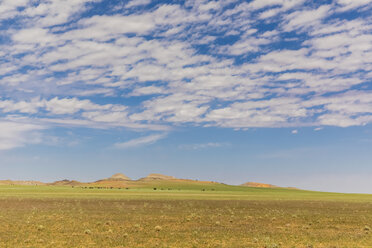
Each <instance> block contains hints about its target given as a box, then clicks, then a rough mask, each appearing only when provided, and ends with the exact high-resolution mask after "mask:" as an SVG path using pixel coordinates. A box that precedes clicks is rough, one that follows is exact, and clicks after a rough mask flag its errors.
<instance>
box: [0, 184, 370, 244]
mask: <svg viewBox="0 0 372 248" xmlns="http://www.w3.org/2000/svg"><path fill="white" fill-rule="evenodd" d="M154 188H156V190H154ZM0 223H1V225H0V247H11V248H13V247H16V248H18V247H22V248H23V247H117V248H119V247H128V248H132V247H144V248H151V247H185V248H188V247H232V248H240V247H267V248H269V247H272V248H274V247H298V248H300V247H306V248H310V247H314V248H315V247H334V248H335V247H340V248H341V247H372V234H371V230H370V228H371V227H372V195H363V194H336V193H321V192H311V191H302V190H292V189H281V188H276V189H275V188H274V189H270V188H268V189H267V188H248V187H238V186H229V185H213V184H212V185H209V186H205V185H187V184H182V183H178V184H177V183H169V182H156V183H151V184H150V183H149V184H148V185H146V186H144V185H142V186H141V188H133V189H132V188H130V189H125V188H122V189H96V188H92V189H89V188H80V187H74V188H73V187H68V186H64V187H57V186H0Z"/></svg>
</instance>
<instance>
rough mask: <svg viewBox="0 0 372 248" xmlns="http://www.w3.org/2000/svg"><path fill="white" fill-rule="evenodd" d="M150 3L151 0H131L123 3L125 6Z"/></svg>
mask: <svg viewBox="0 0 372 248" xmlns="http://www.w3.org/2000/svg"><path fill="white" fill-rule="evenodd" d="M149 3H151V0H132V1H130V2H129V3H127V4H126V5H125V7H126V8H131V7H135V6H140V5H147V4H149Z"/></svg>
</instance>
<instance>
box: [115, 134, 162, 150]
mask: <svg viewBox="0 0 372 248" xmlns="http://www.w3.org/2000/svg"><path fill="white" fill-rule="evenodd" d="M166 136H167V135H166V134H165V133H163V134H153V135H149V136H145V137H140V138H137V139H132V140H129V141H126V142H122V143H116V144H115V145H114V147H115V148H118V149H127V148H132V147H139V146H145V145H150V144H153V143H155V142H157V141H158V140H160V139H163V138H165V137H166Z"/></svg>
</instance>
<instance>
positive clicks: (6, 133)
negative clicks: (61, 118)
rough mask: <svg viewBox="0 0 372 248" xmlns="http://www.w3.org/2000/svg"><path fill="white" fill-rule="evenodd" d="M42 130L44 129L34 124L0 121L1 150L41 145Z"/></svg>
mask: <svg viewBox="0 0 372 248" xmlns="http://www.w3.org/2000/svg"><path fill="white" fill-rule="evenodd" d="M42 129H44V127H42V126H38V125H33V124H25V123H17V122H9V121H0V150H9V149H13V148H17V147H22V146H24V145H26V144H37V143H40V142H41V140H42V139H41V134H40V133H39V131H40V130H42Z"/></svg>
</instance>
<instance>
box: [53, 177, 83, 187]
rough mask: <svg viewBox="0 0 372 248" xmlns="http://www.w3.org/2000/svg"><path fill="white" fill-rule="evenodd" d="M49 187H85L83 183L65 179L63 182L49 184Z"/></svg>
mask: <svg viewBox="0 0 372 248" xmlns="http://www.w3.org/2000/svg"><path fill="white" fill-rule="evenodd" d="M48 185H51V186H79V185H83V183H81V182H78V181H75V180H67V179H64V180H61V181H55V182H53V183H49V184H48Z"/></svg>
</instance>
